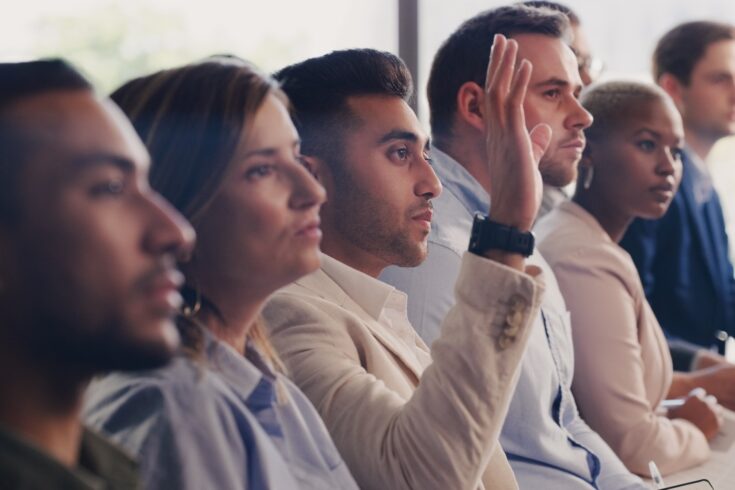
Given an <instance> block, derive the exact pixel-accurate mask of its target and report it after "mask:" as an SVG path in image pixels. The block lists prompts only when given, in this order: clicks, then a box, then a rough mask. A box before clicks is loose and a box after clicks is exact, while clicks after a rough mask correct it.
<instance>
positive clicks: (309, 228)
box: [296, 218, 322, 239]
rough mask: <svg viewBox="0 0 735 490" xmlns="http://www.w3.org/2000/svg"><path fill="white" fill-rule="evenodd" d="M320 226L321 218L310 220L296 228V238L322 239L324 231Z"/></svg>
mask: <svg viewBox="0 0 735 490" xmlns="http://www.w3.org/2000/svg"><path fill="white" fill-rule="evenodd" d="M320 224H321V222H320V221H319V218H313V219H310V220H308V221H306V222H304V223H302V224H301V225H300V226H298V227H297V228H296V236H298V237H306V238H314V239H321V237H322V230H321V228H320V227H319V226H320Z"/></svg>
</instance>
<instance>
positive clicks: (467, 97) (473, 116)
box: [457, 82, 485, 131]
mask: <svg viewBox="0 0 735 490" xmlns="http://www.w3.org/2000/svg"><path fill="white" fill-rule="evenodd" d="M484 104H485V90H484V89H483V88H482V87H481V86H479V85H478V84H476V83H475V82H465V83H463V84H462V86H461V87H459V90H458V91H457V118H458V119H460V120H461V121H463V122H464V123H465V124H469V125H470V126H472V127H473V128H475V129H477V130H479V131H484V130H485V122H484V117H485V116H484Z"/></svg>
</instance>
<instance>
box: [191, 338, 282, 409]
mask: <svg viewBox="0 0 735 490" xmlns="http://www.w3.org/2000/svg"><path fill="white" fill-rule="evenodd" d="M202 331H203V333H204V338H205V345H206V347H205V349H206V352H207V360H206V362H207V363H208V366H209V367H210V368H211V369H213V370H214V371H216V372H217V374H218V375H220V376H221V377H222V378H224V379H225V380H226V381H227V383H228V384H229V385H231V386H233V387H236V388H237V392H238V394H239V395H240V396H241V397H242V398H243V399H245V400H246V402H245V403H246V404H247V405H248V406H249V407H251V408H257V407H261V406H269V405H272V404H273V403H275V401H276V396H277V393H276V386H275V385H276V382H277V375H276V373H275V372H274V371H273V368H272V367H271V366H270V365H269V363H268V362H266V361H265V360H264V359H263V356H262V355H261V354H260V352H258V350H257V348H256V347H255V345H254V344H253V343H252V342H248V343H247V346H246V348H245V356H242V355H240V353H239V352H237V351H236V350H235V349H234V348H232V346H230V345H228V344H227V343H225V342H222V341H221V340H219V339H217V338H216V337H215V336H214V334H212V332H210V331H209V330H208V329H206V328H202Z"/></svg>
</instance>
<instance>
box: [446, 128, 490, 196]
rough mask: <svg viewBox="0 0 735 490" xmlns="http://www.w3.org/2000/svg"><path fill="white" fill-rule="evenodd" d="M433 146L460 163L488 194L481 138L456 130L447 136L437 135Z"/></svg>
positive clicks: (483, 144)
mask: <svg viewBox="0 0 735 490" xmlns="http://www.w3.org/2000/svg"><path fill="white" fill-rule="evenodd" d="M434 146H435V147H437V148H438V149H439V150H441V151H442V152H444V153H446V154H447V155H449V156H450V157H452V158H453V159H454V160H455V161H456V162H457V163H459V164H460V165H462V167H464V168H465V170H467V171H468V172H469V173H470V175H472V177H474V179H475V180H476V181H477V182H479V183H480V185H481V186H482V188H483V189H485V191H487V193H488V194H490V171H489V166H488V161H487V152H486V151H485V143H484V141H483V140H482V138H479V140H478V138H477V137H475V136H474V135H467V134H465V133H464V132H462V131H459V130H456V131H455V133H454V134H452V136H451V137H449V138H441V137H438V138H437V139H436V140H435V141H434Z"/></svg>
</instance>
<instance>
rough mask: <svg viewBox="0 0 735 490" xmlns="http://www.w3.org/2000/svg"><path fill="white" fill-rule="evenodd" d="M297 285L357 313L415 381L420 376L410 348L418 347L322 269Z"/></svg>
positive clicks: (419, 364) (297, 282)
mask: <svg viewBox="0 0 735 490" xmlns="http://www.w3.org/2000/svg"><path fill="white" fill-rule="evenodd" d="M296 284H298V285H299V286H301V287H303V288H306V289H308V290H309V291H310V292H311V293H312V294H314V295H316V296H319V297H320V298H322V299H325V300H327V301H330V302H333V303H336V304H337V305H339V306H340V307H342V308H345V309H346V310H348V311H349V312H350V313H352V314H354V315H357V316H358V317H359V318H360V320H362V322H363V323H364V324H365V326H366V327H367V328H368V330H370V333H371V334H372V335H373V337H375V338H376V339H377V340H378V342H380V343H381V344H382V345H383V347H385V348H386V349H387V350H388V351H390V353H391V354H393V356H394V357H395V358H397V360H398V361H399V362H400V363H401V364H403V365H404V367H405V369H406V370H408V371H409V372H410V373H411V374H412V375H413V376H414V377H415V378H416V380H415V381H416V383H417V384H418V380H419V378H420V377H421V373H423V371H424V368H425V367H426V366H423V365H422V364H421V363H420V362H419V360H418V358H417V357H416V356H415V355H414V352H413V351H412V349H418V347H417V346H410V345H407V344H406V343H405V342H403V341H402V340H401V339H399V338H398V337H397V336H396V335H395V334H393V332H391V331H390V330H389V329H388V328H387V327H386V326H384V325H382V324H381V323H380V322H378V321H377V320H376V319H375V318H373V317H372V316H371V315H370V314H369V313H367V312H366V311H365V310H363V309H362V307H360V305H359V304H357V303H356V302H355V301H354V300H353V299H352V298H350V296H349V295H348V294H347V293H346V292H345V291H344V290H343V289H342V288H341V287H340V286H339V284H337V283H336V282H335V281H334V280H333V279H332V278H331V277H329V275H327V274H326V273H325V272H324V271H323V270H322V269H319V270H318V271H316V272H314V273H313V274H309V275H308V276H306V277H303V278H301V279H299V280H298V281H296Z"/></svg>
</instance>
